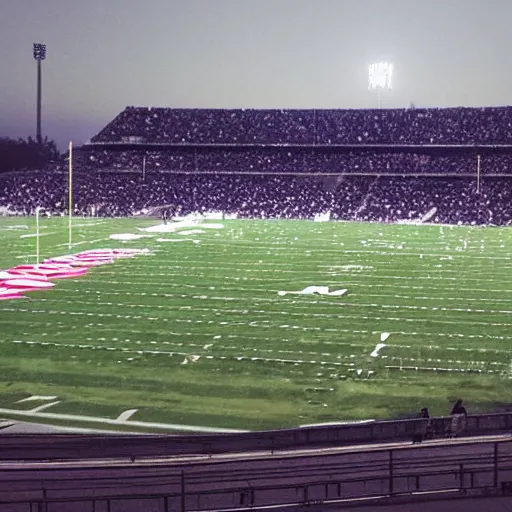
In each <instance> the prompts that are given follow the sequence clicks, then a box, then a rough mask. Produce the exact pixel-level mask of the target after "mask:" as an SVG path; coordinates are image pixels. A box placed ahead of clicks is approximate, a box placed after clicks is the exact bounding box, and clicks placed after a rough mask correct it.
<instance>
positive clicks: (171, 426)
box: [0, 409, 248, 433]
mask: <svg viewBox="0 0 512 512" xmlns="http://www.w3.org/2000/svg"><path fill="white" fill-rule="evenodd" d="M0 414H2V415H5V416H23V417H26V418H41V419H47V420H65V421H80V422H85V423H100V424H104V425H114V426H119V425H124V426H126V427H138V428H147V429H159V430H174V431H182V432H211V433H229V432H233V433H239V432H248V431H247V430H238V429H231V428H216V427H200V426H192V425H180V424H176V423H148V422H145V421H130V420H126V421H123V420H119V419H115V420H114V419H111V418H101V417H97V416H80V415H75V414H55V413H49V412H34V411H19V410H17V409H0Z"/></svg>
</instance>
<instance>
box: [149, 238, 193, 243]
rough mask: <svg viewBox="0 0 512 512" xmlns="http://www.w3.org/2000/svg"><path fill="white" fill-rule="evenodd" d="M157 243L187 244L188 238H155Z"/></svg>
mask: <svg viewBox="0 0 512 512" xmlns="http://www.w3.org/2000/svg"><path fill="white" fill-rule="evenodd" d="M156 241H157V242H160V243H162V242H188V241H190V238H157V239H156Z"/></svg>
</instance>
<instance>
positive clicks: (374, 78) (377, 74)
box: [368, 62, 393, 108]
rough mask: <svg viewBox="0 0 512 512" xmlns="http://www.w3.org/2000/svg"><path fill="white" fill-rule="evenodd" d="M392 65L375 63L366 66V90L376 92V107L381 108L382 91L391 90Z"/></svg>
mask: <svg viewBox="0 0 512 512" xmlns="http://www.w3.org/2000/svg"><path fill="white" fill-rule="evenodd" d="M392 80H393V64H391V63H390V62H377V63H375V64H370V65H369V66H368V89H370V90H371V91H373V90H376V91H377V107H378V108H382V98H381V94H382V90H384V89H385V90H391V85H392Z"/></svg>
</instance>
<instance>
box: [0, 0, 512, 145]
mask: <svg viewBox="0 0 512 512" xmlns="http://www.w3.org/2000/svg"><path fill="white" fill-rule="evenodd" d="M2 13H3V14H2V18H1V19H0V59H1V62H2V93H1V94H0V136H27V135H28V134H34V129H35V120H34V116H35V112H34V102H35V89H34V84H35V66H34V62H33V60H32V57H31V51H32V43H33V42H43V43H46V45H47V47H48V58H47V60H46V61H45V64H44V73H43V131H44V133H45V134H47V135H48V136H49V137H50V138H51V139H55V140H57V142H58V144H59V147H60V148H61V149H65V147H66V145H67V142H68V141H69V140H73V141H75V143H76V144H81V143H83V142H85V141H86V140H88V139H89V138H90V137H92V136H93V135H94V134H95V133H97V132H98V131H99V130H100V129H101V128H102V127H103V126H104V125H105V124H106V123H107V122H108V121H109V120H110V119H112V117H114V116H115V115H116V114H117V113H118V112H119V111H121V110H122V109H123V108H124V107H125V106H127V105H136V106H155V107H156V106H161V107H185V108H186V107H211V108H367V107H373V106H374V105H375V97H374V95H372V94H370V93H369V91H368V86H367V85H368V84H367V68H368V65H369V64H370V63H372V62H380V61H390V62H393V63H394V65H395V83H394V89H393V91H391V92H390V93H389V94H386V95H385V98H384V106H385V107H407V106H409V104H410V103H411V102H413V103H414V104H416V105H417V106H421V107H448V106H492V105H506V104H509V103H510V90H511V86H512V70H511V68H510V66H508V65H506V63H507V62H508V48H510V47H511V46H512V35H511V33H510V30H509V29H508V20H509V19H510V17H511V16H512V5H511V3H510V2H509V1H507V0H487V1H483V0H446V1H444V0H443V1H442V0H432V1H430V2H425V1H422V0H315V1H311V0H244V1H239V0H215V1H210V0H182V1H177V0H149V1H148V2H146V3H142V2H139V1H138V0H109V1H108V2H104V1H100V0H91V1H89V2H78V1H74V0H72V1H69V0H45V1H44V2H34V1H32V0H16V1H15V2H14V1H12V2H11V1H8V0H4V1H3V3H2Z"/></svg>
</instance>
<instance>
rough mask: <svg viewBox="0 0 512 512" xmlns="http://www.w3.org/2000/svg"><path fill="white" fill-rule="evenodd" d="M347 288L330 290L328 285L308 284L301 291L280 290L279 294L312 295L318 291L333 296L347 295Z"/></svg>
mask: <svg viewBox="0 0 512 512" xmlns="http://www.w3.org/2000/svg"><path fill="white" fill-rule="evenodd" d="M347 291H348V290H347V289H342V290H333V291H332V292H330V291H329V287H328V286H306V288H304V289H303V290H300V291H289V292H287V291H283V290H281V291H278V292H277V294H278V295H279V296H281V297H282V296H284V295H312V294H314V293H318V294H319V295H329V296H331V297H341V296H342V295H345V293H347Z"/></svg>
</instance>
